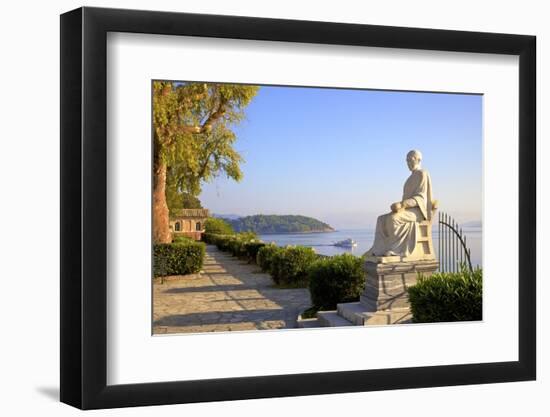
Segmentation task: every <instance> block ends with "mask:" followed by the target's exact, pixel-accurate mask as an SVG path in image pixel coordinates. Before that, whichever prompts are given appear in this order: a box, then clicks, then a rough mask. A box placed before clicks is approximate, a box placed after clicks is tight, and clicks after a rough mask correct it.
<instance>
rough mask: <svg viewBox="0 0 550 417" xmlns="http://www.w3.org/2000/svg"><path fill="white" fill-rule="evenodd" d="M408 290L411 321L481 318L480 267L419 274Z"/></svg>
mask: <svg viewBox="0 0 550 417" xmlns="http://www.w3.org/2000/svg"><path fill="white" fill-rule="evenodd" d="M408 293H409V301H410V304H411V312H412V315H413V322H414V323H434V322H452V321H475V320H481V319H482V297H483V271H482V269H481V268H476V269H475V270H474V271H470V270H468V269H467V268H462V270H461V271H460V272H456V273H450V272H447V273H442V272H439V273H435V274H432V275H431V276H429V277H422V276H421V277H419V279H418V281H417V283H416V285H414V286H412V287H409V288H408Z"/></svg>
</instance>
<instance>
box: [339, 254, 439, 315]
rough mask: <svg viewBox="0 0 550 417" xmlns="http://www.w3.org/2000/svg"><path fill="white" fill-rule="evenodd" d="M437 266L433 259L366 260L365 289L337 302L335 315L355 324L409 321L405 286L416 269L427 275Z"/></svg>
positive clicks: (412, 283)
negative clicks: (354, 297) (353, 300)
mask: <svg viewBox="0 0 550 417" xmlns="http://www.w3.org/2000/svg"><path fill="white" fill-rule="evenodd" d="M396 258H398V257H396ZM387 261H389V260H387ZM437 268H438V262H437V261H436V260H418V261H406V262H404V261H401V260H399V258H398V259H396V262H391V261H390V262H382V261H381V260H378V262H375V261H373V260H367V262H366V263H365V271H366V274H367V277H366V282H365V289H364V291H363V295H361V299H360V301H359V302H356V303H342V304H338V310H337V312H338V315H339V316H341V317H343V318H345V319H346V320H348V321H350V322H351V323H353V324H355V325H373V324H374V325H383V324H397V323H406V322H410V320H411V313H410V308H409V300H408V295H407V287H410V286H412V285H414V284H416V279H417V277H418V274H419V273H421V274H423V275H424V276H429V275H431V274H432V273H433V272H435V271H436V270H437Z"/></svg>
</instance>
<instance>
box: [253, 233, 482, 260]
mask: <svg viewBox="0 0 550 417" xmlns="http://www.w3.org/2000/svg"><path fill="white" fill-rule="evenodd" d="M463 232H464V234H465V235H466V242H467V246H468V248H470V250H471V259H472V265H473V266H476V265H479V266H481V247H482V244H481V227H464V228H463ZM259 237H260V238H261V239H262V240H263V241H264V242H274V243H275V244H276V245H278V246H286V245H301V246H309V247H312V248H314V249H315V251H316V252H317V253H319V254H321V255H329V256H332V255H339V254H342V253H351V254H353V255H356V256H361V255H363V254H364V253H365V252H366V251H367V250H369V249H370V248H371V246H372V242H373V240H374V230H369V229H343V230H337V231H336V232H327V233H296V234H292V233H288V234H286V233H285V234H268V235H259ZM348 238H351V239H353V240H355V241H356V242H357V246H356V247H355V248H340V247H338V246H333V243H335V242H338V241H340V240H344V239H348ZM438 243H439V233H438V232H437V230H435V231H434V232H433V244H434V249H435V251H436V253H437V248H438Z"/></svg>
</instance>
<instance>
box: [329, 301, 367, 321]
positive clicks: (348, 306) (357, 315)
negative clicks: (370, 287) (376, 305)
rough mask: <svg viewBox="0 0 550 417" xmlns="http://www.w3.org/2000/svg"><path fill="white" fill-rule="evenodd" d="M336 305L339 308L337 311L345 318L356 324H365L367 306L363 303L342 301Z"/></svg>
mask: <svg viewBox="0 0 550 417" xmlns="http://www.w3.org/2000/svg"><path fill="white" fill-rule="evenodd" d="M336 307H337V308H338V310H336V311H337V312H338V315H339V316H341V317H343V318H345V319H346V320H348V321H350V322H351V323H353V324H355V325H356V326H363V325H364V324H365V316H364V313H366V312H367V308H366V306H365V305H363V304H362V303H360V302H355V303H342V304H338V305H337V306H336ZM371 312H372V311H371Z"/></svg>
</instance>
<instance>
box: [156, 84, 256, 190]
mask: <svg viewBox="0 0 550 417" xmlns="http://www.w3.org/2000/svg"><path fill="white" fill-rule="evenodd" d="M258 88H259V87H257V86H251V85H237V84H219V83H196V82H167V81H154V82H153V128H154V129H153V132H154V145H155V149H154V151H155V160H158V161H162V162H163V163H164V164H166V165H167V166H168V167H169V170H170V172H169V175H170V176H171V179H170V182H171V185H172V186H174V187H175V188H176V190H177V191H178V192H180V193H189V194H191V195H198V194H199V193H200V186H201V181H210V180H211V179H213V178H214V177H216V176H217V175H219V174H220V173H225V174H226V175H227V176H228V177H229V178H233V179H235V180H239V179H240V178H241V177H242V172H241V171H240V168H239V164H240V163H241V162H242V158H241V156H240V155H239V154H238V153H237V152H236V151H235V149H234V148H233V144H234V143H235V141H236V136H235V134H234V133H233V131H232V130H231V129H230V128H229V126H234V125H235V124H236V123H238V122H239V121H240V120H241V119H242V118H243V117H244V109H245V108H246V106H247V105H248V104H249V103H250V101H251V100H252V98H253V97H254V96H255V95H256V93H257V91H258Z"/></svg>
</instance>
